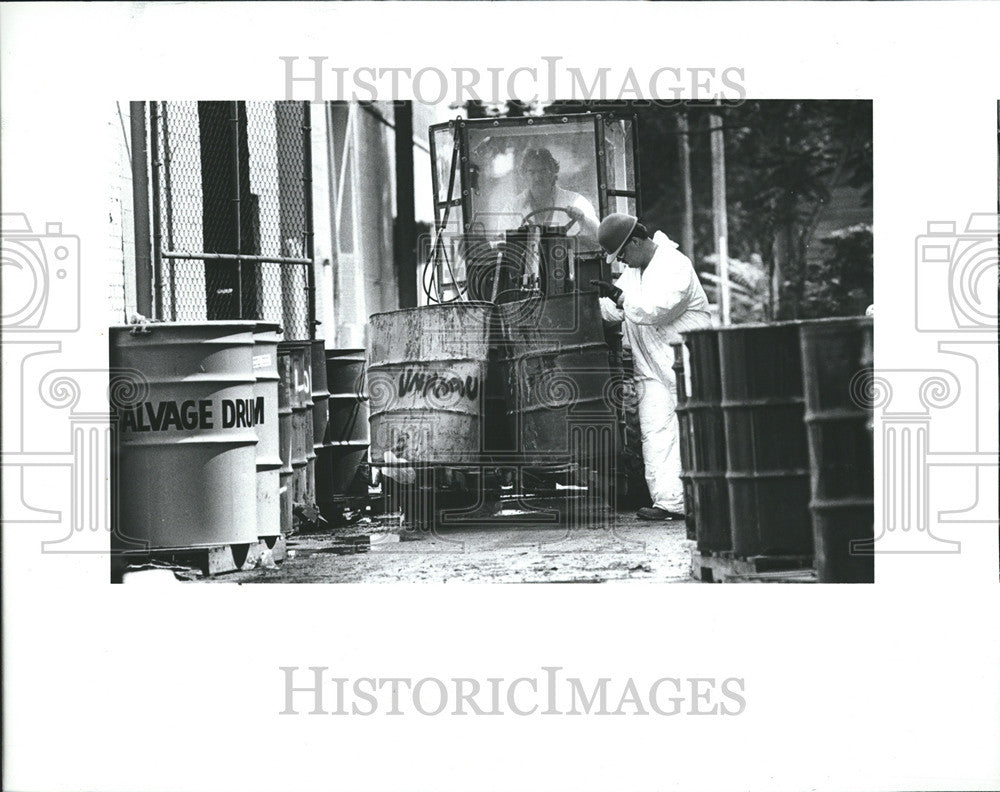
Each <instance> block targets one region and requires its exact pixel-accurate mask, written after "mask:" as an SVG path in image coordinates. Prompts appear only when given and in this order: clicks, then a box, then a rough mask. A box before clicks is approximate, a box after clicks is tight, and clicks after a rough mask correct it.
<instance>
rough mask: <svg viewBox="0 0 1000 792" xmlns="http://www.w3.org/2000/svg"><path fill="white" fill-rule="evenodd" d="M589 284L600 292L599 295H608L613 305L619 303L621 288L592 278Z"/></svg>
mask: <svg viewBox="0 0 1000 792" xmlns="http://www.w3.org/2000/svg"><path fill="white" fill-rule="evenodd" d="M590 285H591V286H594V287H595V288H596V289H597V293H598V294H600V295H601V297H610V298H611V299H612V300H613V301H614V303H615V305H618V306H620V305H621V300H622V290H621V289H619V288H618V287H617V286H615V285H614V284H613V283H608V282H607V281H602V280H592V281H591V282H590Z"/></svg>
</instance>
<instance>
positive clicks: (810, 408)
mask: <svg viewBox="0 0 1000 792" xmlns="http://www.w3.org/2000/svg"><path fill="white" fill-rule="evenodd" d="M873 330H874V327H873V322H872V319H871V318H870V317H856V318H847V319H824V320H819V321H815V322H804V323H803V324H802V326H801V328H800V331H799V332H800V335H801V345H802V373H803V377H804V384H805V408H806V413H805V423H806V429H807V431H808V439H809V462H810V470H811V474H812V475H811V483H812V491H811V495H812V497H811V500H810V502H809V508H810V511H811V512H812V525H813V539H814V542H815V546H816V574H817V579H818V580H819V582H820V583H873V582H874V581H875V565H874V555H873V552H872V551H873V544H874V541H875V530H874V526H875V500H874V498H875V492H874V480H875V469H874V464H875V463H874V447H873V443H872V424H871V421H872V415H871V408H870V406H868V402H866V400H865V399H864V396H863V393H860V390H861V389H862V388H863V387H864V385H865V384H866V383H867V382H869V381H870V375H871V366H872V362H873V346H874V336H873Z"/></svg>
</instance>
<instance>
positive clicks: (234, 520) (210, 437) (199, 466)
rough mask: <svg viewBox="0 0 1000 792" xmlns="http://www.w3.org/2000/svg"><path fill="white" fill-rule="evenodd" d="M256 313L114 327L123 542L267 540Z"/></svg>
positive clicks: (176, 544)
mask: <svg viewBox="0 0 1000 792" xmlns="http://www.w3.org/2000/svg"><path fill="white" fill-rule="evenodd" d="M255 329H256V324H255V323H254V322H212V323H208V324H190V323H170V324H155V325H144V326H131V327H112V328H110V367H111V382H110V387H109V395H110V397H111V407H112V411H113V421H114V423H113V425H114V427H115V429H116V430H117V443H116V446H117V450H116V452H115V454H114V461H113V465H112V493H113V497H114V498H115V500H116V505H117V509H112V515H114V517H113V534H114V537H115V544H116V546H118V547H119V548H120V549H142V550H155V549H183V548H196V547H213V546H219V545H233V544H250V543H253V542H256V541H257V478H256V475H255V471H256V446H257V432H256V430H255V427H257V426H258V425H259V424H261V423H266V422H267V421H268V420H269V419H271V417H272V416H274V415H275V410H274V408H273V407H272V408H268V406H267V405H266V404H265V402H266V398H267V397H266V396H264V395H256V394H255V392H254V388H255V384H256V378H255V376H254V369H253V355H254V332H255Z"/></svg>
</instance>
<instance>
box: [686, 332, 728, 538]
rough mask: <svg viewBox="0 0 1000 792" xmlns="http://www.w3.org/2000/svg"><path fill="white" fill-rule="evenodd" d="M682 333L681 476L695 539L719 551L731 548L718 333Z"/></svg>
mask: <svg viewBox="0 0 1000 792" xmlns="http://www.w3.org/2000/svg"><path fill="white" fill-rule="evenodd" d="M683 337H684V347H685V349H686V350H687V354H686V358H687V372H686V378H685V386H686V387H685V390H686V392H685V395H684V400H683V403H681V399H680V383H678V386H677V388H678V407H677V415H678V418H679V419H682V420H683V422H685V423H687V425H688V429H689V432H690V436H689V445H688V465H687V466H686V467H685V468H684V478H685V479H686V480H687V481H688V482H690V496H691V500H692V505H693V508H692V510H691V511H692V514H693V517H694V533H695V541H696V542H697V543H698V549H699V550H700V551H701V552H703V553H711V552H722V551H725V550H730V549H731V548H732V546H733V540H732V527H731V522H730V516H729V515H730V511H729V485H728V479H727V477H726V426H725V420H724V418H723V411H722V370H721V366H720V361H719V332H718V330H717V329H716V328H705V329H703V330H691V331H688V332H686V333H684V334H683ZM681 351H682V352H683V351H684V350H683V349H682V350H681ZM682 448H683V446H682ZM682 464H683V460H682ZM685 497H687V489H686V490H685Z"/></svg>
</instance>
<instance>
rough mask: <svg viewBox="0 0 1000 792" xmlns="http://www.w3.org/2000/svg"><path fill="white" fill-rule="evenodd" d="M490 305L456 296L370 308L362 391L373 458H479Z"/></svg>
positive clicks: (385, 461)
mask: <svg viewBox="0 0 1000 792" xmlns="http://www.w3.org/2000/svg"><path fill="white" fill-rule="evenodd" d="M492 314H493V305H492V304H490V303H485V302H457V303H449V304H445V305H431V306H423V307H420V308H408V309H405V310H401V311H391V312H388V313H380V314H375V315H373V316H372V317H371V323H370V354H369V356H368V359H369V366H368V371H367V390H368V395H369V399H370V408H371V420H370V423H371V448H372V461H373V463H374V464H377V465H428V464H430V465H438V464H445V465H446V464H461V463H476V462H479V461H481V460H482V458H483V445H484V440H485V438H484V429H485V423H484V420H483V412H484V410H483V403H484V383H485V381H486V370H487V363H488V357H489V342H490V322H491V316H492Z"/></svg>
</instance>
